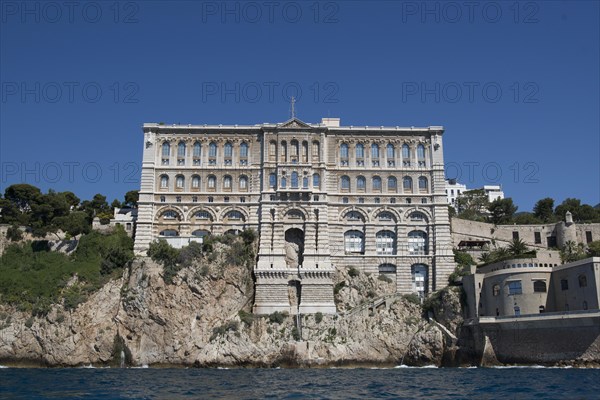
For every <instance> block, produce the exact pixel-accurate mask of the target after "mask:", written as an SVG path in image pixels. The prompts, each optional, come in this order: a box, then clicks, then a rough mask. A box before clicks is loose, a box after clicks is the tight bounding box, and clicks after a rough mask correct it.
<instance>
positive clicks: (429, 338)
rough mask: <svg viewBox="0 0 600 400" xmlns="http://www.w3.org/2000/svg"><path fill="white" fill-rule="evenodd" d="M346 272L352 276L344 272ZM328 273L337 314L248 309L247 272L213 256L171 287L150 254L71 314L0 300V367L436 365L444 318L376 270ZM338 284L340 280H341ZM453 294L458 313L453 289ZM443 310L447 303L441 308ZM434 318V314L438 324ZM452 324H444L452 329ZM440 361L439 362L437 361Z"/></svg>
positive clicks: (448, 350)
mask: <svg viewBox="0 0 600 400" xmlns="http://www.w3.org/2000/svg"><path fill="white" fill-rule="evenodd" d="M350 275H352V276H350ZM350 275H349V274H348V271H347V269H343V270H340V271H338V273H337V277H336V302H337V303H338V307H339V311H340V313H338V315H320V314H315V315H305V316H301V317H296V316H287V315H282V314H278V313H276V314H272V315H270V316H255V315H252V314H250V313H249V312H250V310H251V305H252V301H253V295H254V286H253V280H252V275H251V271H250V270H249V269H248V268H247V267H244V266H237V265H225V264H224V263H223V262H222V260H213V262H211V263H210V264H205V265H193V266H189V267H186V268H183V269H182V270H181V271H179V272H178V273H177V275H176V276H175V278H174V279H173V283H172V284H166V283H165V281H164V279H163V268H162V266H160V265H158V264H156V263H155V262H153V261H152V260H150V259H147V258H142V259H137V260H136V261H134V262H133V264H132V265H131V267H130V268H128V269H127V270H126V271H125V272H124V273H123V276H122V277H121V278H120V279H117V280H113V281H111V282H109V283H108V284H106V285H105V286H103V287H102V288H101V289H100V290H99V291H97V292H96V293H94V294H93V295H92V296H90V297H89V298H88V300H87V301H86V302H85V303H83V304H80V305H79V306H78V307H77V308H76V309H74V310H72V311H66V310H65V309H64V308H63V306H61V305H60V304H57V305H55V306H53V307H52V309H51V311H50V312H49V313H48V314H47V315H46V316H44V317H40V318H38V317H36V318H34V317H31V315H30V314H27V313H22V312H19V311H17V310H15V309H14V308H12V307H8V306H0V363H12V364H14V363H20V364H27V363H30V364H36V365H40V364H41V365H52V366H55V365H64V366H76V365H89V364H93V365H195V366H265V367H270V366H279V365H282V366H316V365H358V364H386V365H397V364H401V363H403V364H407V365H431V364H433V365H442V363H443V362H446V363H447V362H448V361H447V360H448V359H449V358H448V357H449V355H450V358H451V354H452V352H453V346H454V344H453V339H452V336H453V333H454V332H453V331H455V330H456V328H457V325H455V324H454V322H453V321H454V317H453V316H454V315H459V314H460V312H459V311H457V310H454V311H448V312H447V318H446V319H447V321H445V322H444V323H446V325H447V326H443V325H441V324H439V323H437V322H433V321H432V322H428V321H427V320H426V319H424V318H423V317H422V313H423V311H422V308H421V306H420V305H418V304H415V303H414V302H413V301H411V300H412V299H410V298H405V297H402V296H397V295H394V294H392V292H393V283H391V282H390V281H389V280H387V279H382V278H378V276H376V275H375V276H373V275H365V274H362V273H358V274H357V273H356V271H354V273H351V274H350ZM342 282H343V283H342ZM448 293H449V294H448V296H451V297H452V296H454V297H455V299H454V300H452V301H450V302H449V303H448V302H446V303H448V304H454V306H456V307H458V310H460V308H459V307H460V305H459V303H458V300H456V299H458V295H457V294H456V293H454V292H452V291H450V292H448ZM451 308H452V307H451ZM442 321H443V320H442ZM453 324H454V325H453ZM444 360H446V361H444Z"/></svg>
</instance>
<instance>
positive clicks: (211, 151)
mask: <svg viewBox="0 0 600 400" xmlns="http://www.w3.org/2000/svg"><path fill="white" fill-rule="evenodd" d="M208 156H209V157H216V156H217V144H216V143H215V142H210V144H209V145H208Z"/></svg>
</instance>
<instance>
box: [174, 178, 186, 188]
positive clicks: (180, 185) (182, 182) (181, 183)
mask: <svg viewBox="0 0 600 400" xmlns="http://www.w3.org/2000/svg"><path fill="white" fill-rule="evenodd" d="M184 185H185V178H184V177H183V175H177V176H176V177H175V187H176V188H177V189H183V187H184Z"/></svg>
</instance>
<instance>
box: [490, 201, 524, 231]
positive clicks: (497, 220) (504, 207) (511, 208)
mask: <svg viewBox="0 0 600 400" xmlns="http://www.w3.org/2000/svg"><path fill="white" fill-rule="evenodd" d="M517 208H518V207H517V206H515V205H514V203H513V201H512V199H511V198H510V197H509V198H506V199H496V200H494V201H492V202H491V203H490V205H489V206H488V210H489V211H490V213H491V214H492V215H491V216H490V222H492V223H493V224H496V225H499V224H507V223H509V222H510V221H511V220H512V217H513V215H514V214H515V212H516V211H517Z"/></svg>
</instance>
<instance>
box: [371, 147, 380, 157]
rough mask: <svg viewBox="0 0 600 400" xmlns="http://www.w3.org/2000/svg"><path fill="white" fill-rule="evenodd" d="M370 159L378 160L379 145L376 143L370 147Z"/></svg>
mask: <svg viewBox="0 0 600 400" xmlns="http://www.w3.org/2000/svg"><path fill="white" fill-rule="evenodd" d="M371 158H372V159H374V160H376V159H378V158H379V145H378V144H377V143H373V144H372V145H371Z"/></svg>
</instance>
